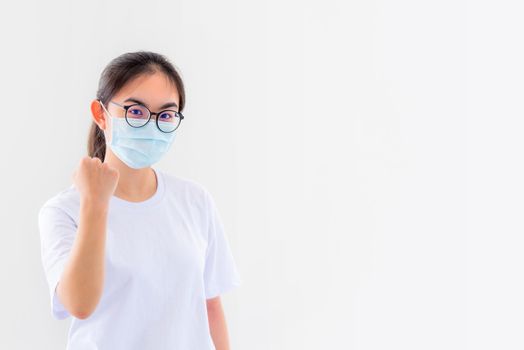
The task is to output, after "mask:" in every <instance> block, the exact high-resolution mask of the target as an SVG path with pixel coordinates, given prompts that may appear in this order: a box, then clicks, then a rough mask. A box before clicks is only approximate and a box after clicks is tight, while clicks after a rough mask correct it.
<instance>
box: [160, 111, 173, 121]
mask: <svg viewBox="0 0 524 350" xmlns="http://www.w3.org/2000/svg"><path fill="white" fill-rule="evenodd" d="M172 114H173V113H171V112H164V113H162V114H160V119H162V121H169V120H170V119H171V118H173V115H172Z"/></svg>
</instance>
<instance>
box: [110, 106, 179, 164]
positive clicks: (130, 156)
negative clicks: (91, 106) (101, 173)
mask: <svg viewBox="0 0 524 350" xmlns="http://www.w3.org/2000/svg"><path fill="white" fill-rule="evenodd" d="M100 104H101V105H102V108H104V110H105V111H106V113H107V114H108V115H109V116H110V119H111V141H110V142H109V143H108V146H109V147H110V148H111V150H112V151H113V153H114V154H116V156H117V157H118V158H119V159H120V160H121V161H122V162H124V163H126V164H127V165H128V166H129V167H130V168H134V169H140V168H145V167H148V166H151V165H152V164H154V163H156V162H158V161H159V160H160V158H162V156H163V155H164V154H166V153H167V151H168V150H169V148H170V147H171V144H172V143H173V140H174V139H175V133H176V130H175V131H173V132H170V133H165V132H162V131H160V130H158V128H157V126H156V124H155V121H154V120H152V119H151V120H150V121H149V122H148V123H147V124H146V125H144V126H142V127H139V128H134V127H132V126H130V125H129V124H128V123H127V121H126V119H125V118H115V117H113V116H112V115H111V114H110V113H109V112H108V111H107V109H106V108H105V106H104V105H103V104H102V103H100Z"/></svg>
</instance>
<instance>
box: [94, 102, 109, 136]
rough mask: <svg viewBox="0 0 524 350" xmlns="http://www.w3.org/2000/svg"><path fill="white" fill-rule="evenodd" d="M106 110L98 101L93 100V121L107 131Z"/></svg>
mask: <svg viewBox="0 0 524 350" xmlns="http://www.w3.org/2000/svg"><path fill="white" fill-rule="evenodd" d="M104 112H105V111H104V109H103V108H102V106H101V105H100V102H99V101H98V100H96V99H95V100H93V101H92V102H91V114H92V116H93V121H94V122H95V123H96V124H97V125H98V127H99V128H100V129H102V130H105V129H106V123H107V118H106V115H105V113H104Z"/></svg>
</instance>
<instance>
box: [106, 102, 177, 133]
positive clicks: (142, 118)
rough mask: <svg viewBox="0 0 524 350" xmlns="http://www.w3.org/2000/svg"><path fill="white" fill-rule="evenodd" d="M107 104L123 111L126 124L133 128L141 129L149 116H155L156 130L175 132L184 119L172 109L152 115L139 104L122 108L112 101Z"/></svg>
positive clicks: (149, 118)
mask: <svg viewBox="0 0 524 350" xmlns="http://www.w3.org/2000/svg"><path fill="white" fill-rule="evenodd" d="M109 102H110V103H112V104H114V105H117V106H118V107H120V108H122V109H124V110H125V119H126V121H127V124H129V126H131V127H133V128H141V127H143V126H145V125H146V124H147V123H148V122H149V120H151V116H153V115H156V116H157V117H156V118H155V120H156V126H157V128H158V130H160V131H162V132H166V133H170V132H173V131H175V130H176V129H177V128H178V126H179V125H180V122H181V121H182V119H184V116H183V115H182V113H180V112H179V111H175V110H173V109H164V110H162V111H160V112H157V113H153V112H151V111H150V110H149V108H147V107H146V106H144V105H142V104H140V103H134V104H131V105H128V106H123V105H121V104H119V103H116V102H114V101H109ZM100 103H102V101H100Z"/></svg>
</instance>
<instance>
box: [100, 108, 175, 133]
mask: <svg viewBox="0 0 524 350" xmlns="http://www.w3.org/2000/svg"><path fill="white" fill-rule="evenodd" d="M98 102H100V104H102V105H104V104H103V103H102V101H101V100H98ZM109 102H110V103H112V104H115V105H117V106H118V107H120V108H122V109H123V110H124V111H125V113H124V118H125V120H126V122H127V124H128V125H129V126H130V127H132V128H142V127H144V126H146V125H147V123H149V121H150V120H151V117H152V116H153V115H156V116H158V115H159V114H161V113H162V112H165V111H171V112H175V115H176V116H177V117H178V118H180V121H179V122H178V125H177V126H176V128H174V129H173V130H171V131H164V130H162V129H160V126H158V118H155V124H156V127H157V129H158V130H160V131H161V132H163V133H166V134H170V133H172V132H174V131H175V130H176V129H178V127H179V126H180V124H182V120H183V119H184V115H183V114H182V113H181V112H179V111H175V110H174V109H163V110H161V111H159V112H156V113H154V112H151V110H150V109H149V108H147V107H146V106H144V105H143V104H141V103H133V104H130V105H128V106H123V105H121V104H119V103H116V102H114V101H113V100H111V101H109ZM133 106H142V107H144V108H145V109H146V110H147V111H148V112H149V118H148V119H147V122H145V123H144V125H140V126H134V125H132V124H131V123H130V122H129V120H127V111H128V110H129V108H131V107H133ZM108 112H109V111H108Z"/></svg>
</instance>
